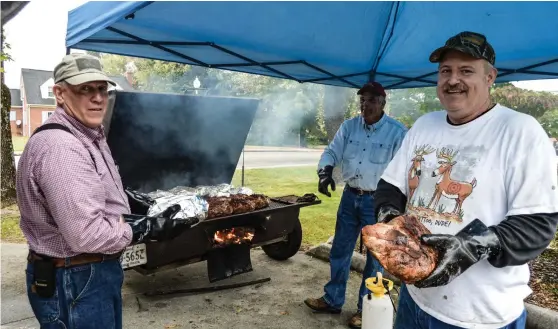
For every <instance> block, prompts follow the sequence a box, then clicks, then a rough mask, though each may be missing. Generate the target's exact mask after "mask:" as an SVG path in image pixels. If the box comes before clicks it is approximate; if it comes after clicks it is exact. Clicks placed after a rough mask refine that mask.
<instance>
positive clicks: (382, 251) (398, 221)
mask: <svg viewBox="0 0 558 329" xmlns="http://www.w3.org/2000/svg"><path fill="white" fill-rule="evenodd" d="M423 234H430V231H429V230H428V229H427V228H426V227H425V226H424V225H423V224H422V223H421V222H420V221H419V220H418V219H417V218H416V217H415V216H411V215H403V216H399V217H396V218H394V219H392V220H391V221H389V222H388V223H378V224H374V225H367V226H365V227H363V228H362V237H363V242H364V245H365V246H366V248H367V249H368V250H369V251H370V252H371V253H372V255H374V257H376V259H378V261H379V262H380V264H382V266H383V267H384V268H385V269H386V270H387V271H388V272H389V273H391V274H393V275H394V276H395V277H397V278H399V279H400V280H401V281H403V282H405V283H408V284H412V283H415V282H417V281H420V280H422V279H424V278H426V277H428V276H429V275H430V273H432V271H434V268H435V267H436V262H437V261H438V251H437V250H436V249H435V248H433V247H431V246H428V245H425V244H423V243H421V242H420V236H421V235H423Z"/></svg>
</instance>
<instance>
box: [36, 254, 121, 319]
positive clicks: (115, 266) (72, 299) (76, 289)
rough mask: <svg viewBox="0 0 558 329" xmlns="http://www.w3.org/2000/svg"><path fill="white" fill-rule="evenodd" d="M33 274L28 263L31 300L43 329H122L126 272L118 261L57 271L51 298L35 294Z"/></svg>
mask: <svg viewBox="0 0 558 329" xmlns="http://www.w3.org/2000/svg"><path fill="white" fill-rule="evenodd" d="M33 271H34V267H33V265H32V264H31V263H27V270H26V278H27V296H28V297H29V303H30V304H31V308H32V309H33V313H34V314H35V317H36V318H37V320H38V321H39V323H40V325H41V329H63V328H64V329H70V328H80V329H82V328H83V329H87V328H91V329H94V328H104V329H121V328H122V294H121V290H122V283H123V281H124V272H123V270H122V266H121V265H120V261H119V260H118V259H113V260H107V261H104V262H101V263H92V264H86V265H79V266H75V267H71V268H58V269H56V290H55V293H54V295H53V296H52V297H50V298H43V297H40V296H39V295H37V294H36V293H35V292H33V291H32V289H31V284H32V282H33V273H34V272H33Z"/></svg>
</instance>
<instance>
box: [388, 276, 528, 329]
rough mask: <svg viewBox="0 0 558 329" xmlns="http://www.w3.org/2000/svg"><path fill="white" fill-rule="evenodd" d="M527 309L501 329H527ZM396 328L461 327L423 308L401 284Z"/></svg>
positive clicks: (451, 328)
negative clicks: (437, 317)
mask: <svg viewBox="0 0 558 329" xmlns="http://www.w3.org/2000/svg"><path fill="white" fill-rule="evenodd" d="M526 321H527V311H525V310H524V311H523V313H522V314H521V315H520V316H519V317H518V318H517V319H516V320H515V321H514V322H512V323H510V324H508V325H507V326H505V327H502V328H500V329H525V323H526ZM393 328H394V329H461V328H460V327H456V326H454V325H451V324H447V323H445V322H442V321H440V320H438V319H436V318H435V317H433V316H431V315H429V314H427V313H426V312H424V311H423V310H421V309H420V308H419V307H418V305H417V304H416V303H415V301H414V300H413V298H411V296H410V295H409V292H408V291H407V287H406V286H405V285H402V286H401V290H400V291H399V306H398V308H397V315H396V316H395V326H394V327H393Z"/></svg>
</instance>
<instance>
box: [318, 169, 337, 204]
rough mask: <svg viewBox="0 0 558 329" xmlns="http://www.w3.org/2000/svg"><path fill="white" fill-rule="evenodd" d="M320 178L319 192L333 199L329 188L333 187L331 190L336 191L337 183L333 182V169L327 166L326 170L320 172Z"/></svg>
mask: <svg viewBox="0 0 558 329" xmlns="http://www.w3.org/2000/svg"><path fill="white" fill-rule="evenodd" d="M318 177H320V181H319V182H318V192H320V193H322V194H325V195H327V196H328V197H330V198H331V193H329V191H328V189H327V187H328V186H329V185H331V190H332V191H335V181H334V180H333V167H332V166H325V167H324V168H322V169H320V170H318Z"/></svg>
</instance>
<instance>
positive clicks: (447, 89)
mask: <svg viewBox="0 0 558 329" xmlns="http://www.w3.org/2000/svg"><path fill="white" fill-rule="evenodd" d="M444 91H445V92H462V91H467V87H465V86H463V85H455V86H445V87H444Z"/></svg>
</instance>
